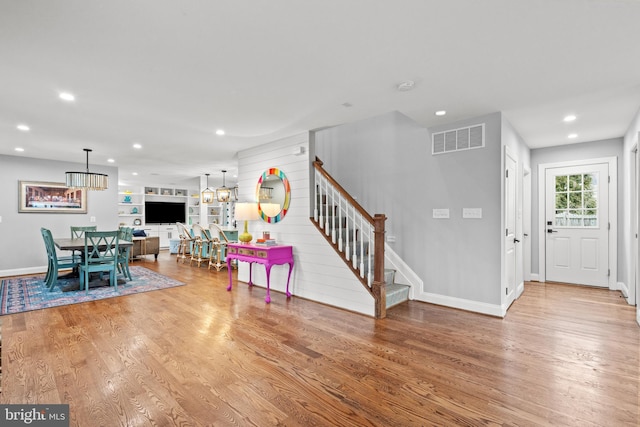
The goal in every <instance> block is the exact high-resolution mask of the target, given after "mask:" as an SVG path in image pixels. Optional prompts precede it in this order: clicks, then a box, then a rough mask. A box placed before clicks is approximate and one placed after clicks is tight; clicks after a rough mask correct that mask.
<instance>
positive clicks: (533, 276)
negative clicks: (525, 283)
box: [531, 273, 540, 282]
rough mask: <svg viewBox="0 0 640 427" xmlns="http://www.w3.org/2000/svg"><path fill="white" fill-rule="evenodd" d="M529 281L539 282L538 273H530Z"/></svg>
mask: <svg viewBox="0 0 640 427" xmlns="http://www.w3.org/2000/svg"><path fill="white" fill-rule="evenodd" d="M531 281H532V282H539V281H540V276H539V275H538V273H531Z"/></svg>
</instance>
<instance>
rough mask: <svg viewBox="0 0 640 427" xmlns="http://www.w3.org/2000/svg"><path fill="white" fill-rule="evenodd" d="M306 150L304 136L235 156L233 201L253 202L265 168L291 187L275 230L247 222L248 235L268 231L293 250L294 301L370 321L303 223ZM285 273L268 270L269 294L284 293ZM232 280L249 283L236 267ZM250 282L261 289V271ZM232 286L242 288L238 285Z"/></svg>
mask: <svg viewBox="0 0 640 427" xmlns="http://www.w3.org/2000/svg"><path fill="white" fill-rule="evenodd" d="M310 146H311V144H310V135H309V134H308V133H304V134H300V135H296V136H293V137H289V138H285V139H281V140H278V141H274V142H271V143H269V144H265V145H262V146H259V147H256V148H252V149H249V150H244V151H241V152H240V153H239V154H238V171H239V173H238V188H239V201H241V202H242V201H255V191H256V185H257V183H258V179H259V178H260V176H261V175H262V173H263V172H264V171H265V170H266V169H269V168H273V167H275V168H279V169H280V170H282V171H283V172H284V174H285V175H286V177H287V179H288V180H289V183H290V185H291V204H290V206H289V211H288V212H287V214H286V216H285V217H284V219H283V220H282V221H281V222H278V223H275V224H269V223H265V222H262V221H261V220H259V221H251V222H250V223H249V232H250V233H251V234H252V235H253V237H254V239H255V238H256V237H258V236H259V235H261V234H262V231H263V230H269V231H270V233H271V236H272V238H275V239H276V240H277V242H278V243H281V244H287V245H292V246H293V255H294V263H295V267H294V270H293V274H292V276H291V288H290V291H291V292H292V293H293V294H294V298H295V297H302V298H307V299H310V300H313V301H317V302H321V303H324V304H328V305H332V306H335V307H340V308H344V309H347V310H351V311H355V312H358V313H363V314H366V315H369V316H373V315H375V310H374V300H373V297H372V296H371V295H370V294H369V293H368V292H367V290H366V289H365V288H364V286H363V285H362V284H361V283H360V281H359V280H357V278H356V277H355V276H354V275H353V273H352V272H351V271H350V270H349V269H348V267H347V266H346V265H345V264H344V262H343V261H342V260H341V259H340V257H339V256H338V255H337V254H336V253H335V252H334V250H333V248H332V247H331V246H330V245H329V244H327V242H326V240H325V239H324V237H322V235H321V234H320V232H319V231H318V230H317V229H316V228H315V226H314V225H313V223H312V222H311V220H310V219H309V218H310V197H309V188H310V187H311V181H310V172H311V169H312V168H313V166H312V164H311V158H310V151H311V150H310ZM298 147H303V148H304V154H303V155H295V154H293V153H294V150H295V149H297V148H298ZM238 227H239V228H240V227H243V224H238ZM287 272H288V267H287V266H275V267H273V268H272V270H271V289H273V290H277V291H281V292H284V290H285V285H286V280H287ZM238 279H239V280H240V281H244V282H247V281H248V280H249V270H248V267H247V264H246V263H240V268H239V271H238ZM253 280H254V282H255V283H256V284H258V285H259V286H266V273H265V270H264V268H259V266H255V267H254V270H253ZM238 286H246V285H245V284H244V283H240V284H238Z"/></svg>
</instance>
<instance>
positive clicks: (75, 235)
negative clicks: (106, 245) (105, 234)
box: [71, 225, 98, 239]
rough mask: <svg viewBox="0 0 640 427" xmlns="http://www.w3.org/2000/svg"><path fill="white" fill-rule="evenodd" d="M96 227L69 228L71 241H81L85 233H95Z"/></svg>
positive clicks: (73, 226)
mask: <svg viewBox="0 0 640 427" xmlns="http://www.w3.org/2000/svg"><path fill="white" fill-rule="evenodd" d="M97 230H98V226H96V225H83V226H75V225H72V226H71V238H72V239H81V238H83V237H84V232H85V231H97Z"/></svg>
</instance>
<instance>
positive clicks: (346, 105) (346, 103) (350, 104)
mask: <svg viewBox="0 0 640 427" xmlns="http://www.w3.org/2000/svg"><path fill="white" fill-rule="evenodd" d="M342 106H343V107H344V108H351V107H353V104H352V103H350V102H344V103H343V104H342Z"/></svg>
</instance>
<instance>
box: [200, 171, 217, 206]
mask: <svg viewBox="0 0 640 427" xmlns="http://www.w3.org/2000/svg"><path fill="white" fill-rule="evenodd" d="M205 175H206V176H207V187H206V188H205V189H204V190H202V203H203V204H209V203H213V197H214V196H215V194H216V193H215V192H214V191H213V190H212V189H210V188H209V174H208V173H205Z"/></svg>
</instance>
